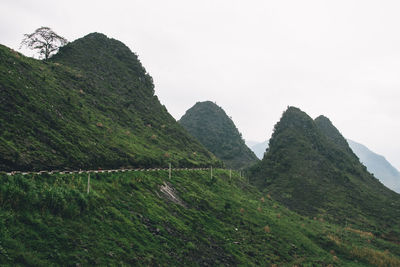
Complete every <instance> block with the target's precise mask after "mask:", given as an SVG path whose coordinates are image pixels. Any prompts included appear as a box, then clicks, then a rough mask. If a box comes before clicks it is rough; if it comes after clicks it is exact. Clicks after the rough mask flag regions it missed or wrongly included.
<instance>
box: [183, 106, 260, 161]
mask: <svg viewBox="0 0 400 267" xmlns="http://www.w3.org/2000/svg"><path fill="white" fill-rule="evenodd" d="M179 123H180V124H181V125H182V126H183V127H185V129H186V130H187V131H188V132H189V133H190V134H192V135H193V136H194V137H196V138H197V140H199V141H200V143H202V144H203V145H204V146H205V147H206V148H207V149H208V150H210V151H211V152H212V153H214V155H216V156H217V157H218V158H219V159H221V160H222V161H223V162H224V163H225V165H226V166H227V167H228V168H233V169H241V168H245V167H249V166H250V165H252V164H254V163H255V162H257V161H258V159H257V157H256V155H254V153H253V152H252V151H251V150H250V149H249V148H248V147H247V146H246V144H245V142H244V140H243V138H242V135H241V134H240V133H239V131H238V129H237V128H236V126H235V124H234V123H233V121H232V120H231V119H230V118H229V117H228V115H226V113H225V111H224V110H223V109H222V108H221V107H219V106H218V105H216V104H214V103H213V102H211V101H205V102H197V103H196V104H195V105H194V106H193V107H191V108H190V109H189V110H187V111H186V113H185V115H183V116H182V118H181V119H180V120H179Z"/></svg>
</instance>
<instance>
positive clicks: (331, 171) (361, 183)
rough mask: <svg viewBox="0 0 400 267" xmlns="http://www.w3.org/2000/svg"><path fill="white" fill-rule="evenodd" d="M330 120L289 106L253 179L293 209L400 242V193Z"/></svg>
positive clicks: (254, 171)
mask: <svg viewBox="0 0 400 267" xmlns="http://www.w3.org/2000/svg"><path fill="white" fill-rule="evenodd" d="M332 127H333V125H331V124H330V122H329V121H327V119H324V118H323V117H320V118H319V119H318V120H317V121H316V122H314V121H313V120H312V119H311V118H310V117H309V116H308V115H307V114H305V113H304V112H302V111H300V110H299V109H296V108H293V107H291V108H289V109H288V110H287V111H286V112H285V113H284V114H283V116H282V119H281V121H280V122H279V123H278V124H277V125H276V126H275V131H274V134H273V136H272V138H271V140H270V147H269V150H268V153H267V155H266V156H265V157H264V159H263V161H262V162H261V163H260V164H259V165H258V166H256V167H255V168H253V170H252V173H253V175H252V176H251V178H252V182H253V183H254V184H256V185H257V186H258V187H259V188H262V189H264V190H267V191H268V192H271V194H272V196H274V197H275V198H276V199H277V200H279V201H280V202H281V203H284V204H285V205H286V206H288V207H289V208H290V209H292V210H295V211H298V212H300V213H302V214H305V215H308V216H322V217H324V218H325V219H327V220H329V221H333V222H336V223H340V224H342V225H344V224H346V223H353V224H356V225H358V227H361V229H364V230H366V231H372V232H374V233H375V234H377V235H383V236H385V238H387V239H391V240H394V241H396V242H399V238H400V229H399V225H398V222H399V220H400V212H399V207H400V195H398V194H396V193H394V192H393V191H391V190H389V189H387V188H386V187H384V186H383V185H382V184H381V183H380V182H379V181H378V180H377V179H376V178H375V177H373V176H372V175H371V174H370V173H368V172H367V170H366V168H365V167H364V166H363V165H362V164H361V163H360V162H359V160H358V158H357V157H356V156H355V155H354V153H353V152H352V151H351V149H350V148H349V147H348V145H347V142H346V141H345V140H344V138H343V137H342V136H341V135H340V133H339V132H338V131H337V130H336V128H334V127H333V128H334V129H333V128H332Z"/></svg>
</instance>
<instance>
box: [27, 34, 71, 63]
mask: <svg viewBox="0 0 400 267" xmlns="http://www.w3.org/2000/svg"><path fill="white" fill-rule="evenodd" d="M24 36H25V37H24V39H23V40H22V42H21V47H22V46H26V47H28V48H30V49H32V50H38V51H39V55H40V57H41V58H44V59H45V60H46V59H48V58H49V57H50V55H51V54H53V53H54V52H57V51H58V49H59V48H60V47H62V46H64V45H66V44H67V43H68V41H67V39H65V38H64V37H62V36H60V35H58V34H57V33H55V32H54V31H53V30H52V29H50V28H49V27H40V28H38V29H36V30H35V31H34V32H33V33H30V34H24Z"/></svg>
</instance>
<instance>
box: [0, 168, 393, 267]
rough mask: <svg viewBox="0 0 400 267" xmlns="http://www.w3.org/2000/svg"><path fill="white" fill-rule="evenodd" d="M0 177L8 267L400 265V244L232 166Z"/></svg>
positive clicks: (0, 227) (1, 246)
mask: <svg viewBox="0 0 400 267" xmlns="http://www.w3.org/2000/svg"><path fill="white" fill-rule="evenodd" d="M87 179H88V175H87V174H52V175H49V174H42V175H25V176H23V175H14V176H8V175H5V174H2V175H0V185H1V186H0V263H1V264H4V265H32V266H45V265H54V264H57V265H60V264H61V265H76V266H86V265H128V264H131V265H151V266H153V265H161V266H167V265H170V266H172V265H190V266H192V265H194V266H196V265H197V266H200V265H213V266H218V265H247V266H252V265H264V266H273V265H274V264H276V265H277V266H282V265H283V266H293V265H301V266H315V265H317V266H400V257H399V255H400V246H399V245H396V244H394V243H390V242H387V241H384V240H383V239H381V238H380V237H379V236H376V235H375V234H374V233H371V232H365V231H363V230H362V229H357V228H356V227H354V226H351V225H347V226H346V227H339V226H336V225H332V224H329V223H327V222H325V221H324V220H323V219H322V218H308V217H304V216H300V215H298V214H297V213H294V212H291V211H289V210H288V209H287V208H285V207H283V206H281V205H279V204H278V203H277V202H275V201H274V200H273V199H271V197H270V196H269V194H268V193H267V194H264V195H262V194H261V193H260V192H259V191H258V190H257V189H256V188H255V187H253V186H251V185H249V184H248V182H247V179H246V178H243V177H239V175H238V174H237V173H233V174H232V178H230V175H229V171H225V170H215V171H214V176H213V178H211V176H210V172H209V171H189V170H188V171H184V170H183V171H173V172H172V178H171V179H168V171H155V172H124V173H101V174H91V179H90V184H91V190H90V193H89V194H87Z"/></svg>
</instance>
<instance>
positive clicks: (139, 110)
mask: <svg viewBox="0 0 400 267" xmlns="http://www.w3.org/2000/svg"><path fill="white" fill-rule="evenodd" d="M0 73H1V74H0V101H1V105H0V125H1V127H0V170H3V171H4V170H46V169H60V168H74V169H79V168H82V169H83V168H98V167H101V168H117V167H121V166H167V164H168V163H169V162H171V163H172V164H173V165H182V166H185V165H186V166H188V165H202V164H203V165H209V164H211V163H212V162H215V160H216V159H215V157H214V156H213V155H212V154H211V153H210V152H209V151H207V150H206V149H205V148H204V146H202V145H201V144H200V143H199V142H198V141H196V140H195V139H194V138H193V137H191V136H190V135H189V134H187V132H186V131H185V130H184V129H183V128H182V127H181V126H180V125H179V124H178V123H177V122H176V121H175V120H174V118H173V117H172V116H171V115H170V114H169V113H168V112H167V110H166V108H165V107H164V106H163V105H161V104H160V102H159V100H158V98H157V96H155V95H154V85H153V80H152V78H151V76H150V75H149V74H148V73H147V72H146V70H145V69H144V68H143V66H142V64H141V63H140V61H139V60H138V57H137V56H136V55H135V54H134V53H132V52H131V51H130V49H129V48H128V47H127V46H125V45H124V44H123V43H121V42H119V41H117V40H114V39H109V38H107V36H105V35H103V34H99V33H92V34H89V35H87V36H85V37H83V38H81V39H78V40H76V41H74V42H72V43H69V44H68V45H66V46H64V47H62V48H61V49H60V51H59V53H58V54H56V55H55V56H53V57H52V58H50V59H49V60H48V61H40V60H35V59H32V58H27V57H24V56H22V55H21V54H18V53H15V52H13V51H12V50H11V49H9V48H7V47H5V46H0Z"/></svg>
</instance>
